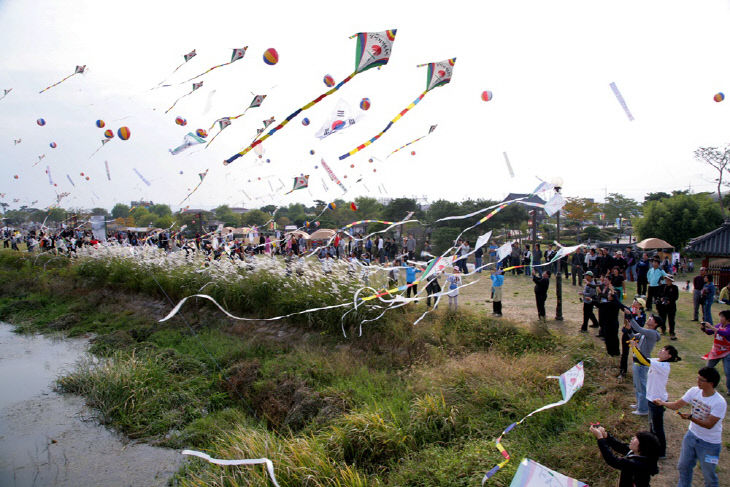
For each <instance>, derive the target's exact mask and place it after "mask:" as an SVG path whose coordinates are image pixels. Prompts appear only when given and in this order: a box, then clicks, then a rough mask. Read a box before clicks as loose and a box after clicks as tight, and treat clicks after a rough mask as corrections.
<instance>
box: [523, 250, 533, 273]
mask: <svg viewBox="0 0 730 487" xmlns="http://www.w3.org/2000/svg"><path fill="white" fill-rule="evenodd" d="M522 265H523V266H525V276H526V277H528V278H529V277H530V276H531V275H532V252H531V251H530V244H525V250H523V251H522Z"/></svg>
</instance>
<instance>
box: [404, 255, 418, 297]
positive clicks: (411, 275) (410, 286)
mask: <svg viewBox="0 0 730 487" xmlns="http://www.w3.org/2000/svg"><path fill="white" fill-rule="evenodd" d="M403 267H404V268H405V270H406V286H407V287H406V297H407V298H410V297H411V293H413V297H414V298H415V297H416V295H417V294H418V283H416V274H417V273H419V272H422V271H421V269H416V268H415V267H413V266H412V265H409V264H408V263H403ZM414 283H415V284H414Z"/></svg>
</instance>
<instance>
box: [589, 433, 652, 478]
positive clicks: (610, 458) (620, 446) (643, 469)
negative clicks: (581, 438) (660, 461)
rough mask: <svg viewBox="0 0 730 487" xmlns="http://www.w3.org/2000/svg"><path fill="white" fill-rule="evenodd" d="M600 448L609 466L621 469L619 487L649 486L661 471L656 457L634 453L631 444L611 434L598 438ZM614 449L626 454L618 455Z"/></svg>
mask: <svg viewBox="0 0 730 487" xmlns="http://www.w3.org/2000/svg"><path fill="white" fill-rule="evenodd" d="M598 448H599V449H600V450H601V455H603V459H604V460H605V461H606V463H607V464H608V465H609V466H611V467H613V468H617V469H619V470H621V477H620V478H619V482H618V485H619V487H649V485H650V480H651V476H652V475H656V474H657V473H659V469H658V468H657V465H656V460H655V459H650V458H649V457H642V456H641V455H636V454H634V453H633V452H632V451H631V450H630V449H629V445H627V444H626V443H621V442H620V441H618V440H617V439H616V438H614V437H613V436H611V435H608V438H602V439H600V440H598ZM612 449H613V450H615V451H616V452H617V453H621V454H622V455H624V456H623V457H617V456H616V455H614V453H613V451H611V450H612Z"/></svg>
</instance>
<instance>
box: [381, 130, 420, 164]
mask: <svg viewBox="0 0 730 487" xmlns="http://www.w3.org/2000/svg"><path fill="white" fill-rule="evenodd" d="M427 136H428V134H426V135H422V136H421V137H419V138H417V139H416V140H412V141H410V142H408V143H407V144H406V145H402V146H400V147H398V148H397V149H396V150H394V151H393V152H391V153H390V154H388V155H387V156H385V158H386V159H387V158H389V157H390V156H392V155H393V154H395V153H396V152H398V151H399V150H401V149H405V148H406V147H408V146H409V145H411V144H415V143H416V142H418V141H419V140H421V139H422V138H424V137H427Z"/></svg>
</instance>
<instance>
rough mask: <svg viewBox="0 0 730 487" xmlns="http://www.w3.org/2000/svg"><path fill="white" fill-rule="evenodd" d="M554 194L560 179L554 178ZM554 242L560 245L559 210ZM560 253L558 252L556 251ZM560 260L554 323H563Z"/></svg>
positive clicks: (560, 183) (558, 186) (559, 263)
mask: <svg viewBox="0 0 730 487" xmlns="http://www.w3.org/2000/svg"><path fill="white" fill-rule="evenodd" d="M555 183H557V184H555V192H556V193H558V194H560V190H561V189H562V188H561V186H562V183H563V181H562V179H560V178H556V180H555ZM555 240H556V241H557V242H558V243H560V209H558V218H557V225H556V230H555ZM558 251H560V250H558ZM560 261H561V259H558V261H557V263H558V265H557V273H558V275H557V276H556V278H555V298H556V304H555V321H563V269H562V265H561V262H560Z"/></svg>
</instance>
